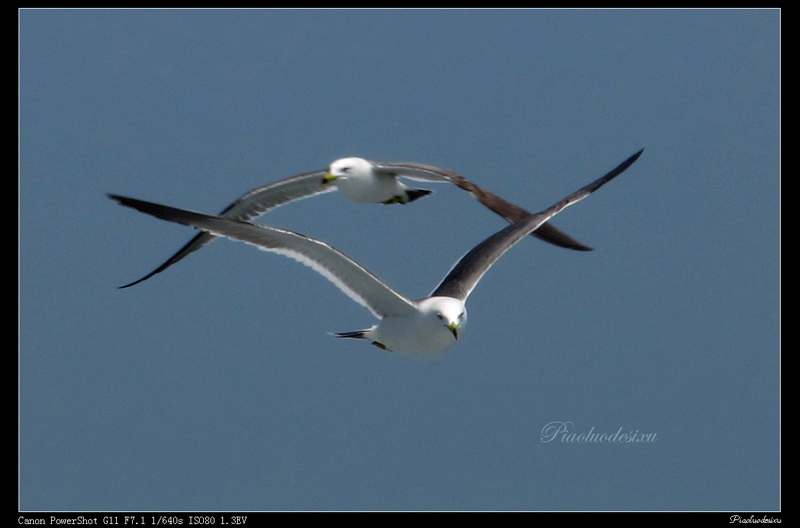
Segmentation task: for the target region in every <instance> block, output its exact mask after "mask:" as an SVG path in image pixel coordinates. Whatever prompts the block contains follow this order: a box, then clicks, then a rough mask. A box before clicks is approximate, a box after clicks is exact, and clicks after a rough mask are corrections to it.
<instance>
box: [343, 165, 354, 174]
mask: <svg viewBox="0 0 800 528" xmlns="http://www.w3.org/2000/svg"><path fill="white" fill-rule="evenodd" d="M351 168H352V167H342V169H341V170H342V172H343V173H345V174H347V173H348V172H350V169H351Z"/></svg>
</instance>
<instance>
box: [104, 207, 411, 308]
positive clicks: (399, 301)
mask: <svg viewBox="0 0 800 528" xmlns="http://www.w3.org/2000/svg"><path fill="white" fill-rule="evenodd" d="M109 197H111V198H112V199H114V200H117V201H118V202H119V203H120V204H122V205H125V206H127V207H132V208H134V209H136V210H138V211H141V212H143V213H146V214H149V215H152V216H155V217H156V218H160V219H162V220H167V221H169V222H175V223H178V224H183V225H187V226H191V227H195V228H197V229H202V230H204V231H208V232H211V233H213V234H214V235H215V236H224V237H228V238H231V239H233V240H240V241H242V242H246V243H248V244H252V245H254V246H257V247H258V248H259V249H263V250H265V251H270V252H273V253H278V254H280V255H284V256H286V257H289V258H292V259H294V260H297V261H298V262H301V263H303V264H305V265H306V266H309V267H310V268H312V269H313V270H314V271H316V272H318V273H320V274H321V275H323V276H324V277H325V278H327V279H328V280H329V281H331V282H332V283H334V284H335V285H336V286H337V287H338V288H339V289H340V290H342V291H343V292H344V293H345V294H346V295H347V296H348V297H350V298H351V299H353V300H354V301H356V302H357V303H359V304H361V305H362V306H366V307H367V308H368V309H369V310H370V311H371V312H372V313H373V314H375V315H376V316H377V317H385V316H388V315H404V314H408V313H412V312H413V311H415V310H416V307H415V306H414V304H413V303H412V302H411V301H409V300H408V299H406V298H405V297H403V296H402V295H400V294H399V293H397V292H396V291H394V290H393V289H391V288H390V287H389V286H387V285H386V284H385V283H384V282H382V281H381V280H380V279H378V278H377V277H376V276H375V275H373V274H372V273H370V271H369V270H367V269H365V268H363V267H362V266H360V265H358V264H357V263H356V262H355V261H353V260H352V259H351V258H350V257H348V256H347V255H345V254H344V253H342V252H341V251H339V250H338V249H336V248H334V247H333V246H330V245H328V244H326V243H325V242H322V241H319V240H316V239H313V238H311V237H307V236H305V235H301V234H299V233H294V232H292V231H287V230H285V229H277V228H274V227H267V226H262V225H256V224H252V223H250V222H245V221H241V220H233V219H229V218H223V217H220V216H212V215H206V214H202V213H196V212H194V211H187V210H184V209H178V208H175V207H169V206H166V205H159V204H155V203H151V202H145V201H142V200H136V199H134V198H126V197H124V196H118V195H114V194H109Z"/></svg>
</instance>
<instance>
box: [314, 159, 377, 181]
mask: <svg viewBox="0 0 800 528" xmlns="http://www.w3.org/2000/svg"><path fill="white" fill-rule="evenodd" d="M370 176H372V163H370V162H369V161H367V160H365V159H364V158H341V159H338V160H336V161H334V162H333V163H331V165H330V167H329V168H328V173H327V174H326V175H325V178H324V180H325V181H326V182H334V181H336V182H338V181H339V180H353V179H359V178H368V177H370Z"/></svg>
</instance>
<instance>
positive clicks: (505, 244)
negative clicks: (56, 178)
mask: <svg viewBox="0 0 800 528" xmlns="http://www.w3.org/2000/svg"><path fill="white" fill-rule="evenodd" d="M641 153H642V151H641V150H640V151H639V152H637V153H636V154H634V155H633V156H631V157H630V158H628V159H627V160H626V161H624V162H623V163H622V164H621V165H619V166H618V167H617V168H615V169H614V170H612V171H611V172H609V173H608V174H606V175H605V176H603V177H602V178H600V179H598V180H595V181H594V182H592V183H590V184H589V185H587V186H585V187H583V188H582V189H580V190H578V191H576V192H574V193H572V194H571V195H569V196H567V197H566V198H564V199H563V200H561V201H559V202H558V203H556V204H554V205H553V206H551V207H549V208H548V209H545V210H544V211H542V212H540V213H536V214H533V215H529V216H528V217H527V218H525V219H523V220H521V221H519V222H515V223H512V224H511V225H509V226H507V227H506V228H504V229H501V230H500V231H498V232H497V233H495V234H494V235H492V236H490V237H489V238H487V239H486V240H484V241H483V242H481V243H480V244H478V245H477V246H475V247H474V248H472V250H471V251H469V252H468V253H467V254H466V255H464V256H463V257H462V258H461V260H459V261H458V262H457V263H456V265H455V266H454V267H453V268H452V269H451V270H450V273H448V274H447V276H446V277H445V278H444V280H443V281H442V282H441V284H439V286H437V287H436V288H435V289H434V290H433V292H432V293H431V294H430V296H429V297H426V298H424V299H419V300H416V301H414V300H411V299H408V298H406V297H404V296H403V295H401V294H399V293H397V292H396V291H394V290H393V289H392V288H390V287H389V286H388V285H387V284H385V283H384V282H382V281H381V280H380V279H378V277H376V276H375V275H373V274H372V273H371V272H370V271H368V270H367V269H365V268H364V267H362V266H360V265H359V264H357V263H356V262H355V261H353V260H352V259H350V258H349V257H348V256H346V255H345V254H344V253H342V252H341V251H339V250H338V249H336V248H334V247H332V246H330V245H328V244H326V243H325V242H322V241H320V240H316V239H314V238H311V237H308V236H305V235H301V234H299V233H294V232H292V231H287V230H284V229H277V228H274V227H268V226H263V225H257V224H253V223H250V222H247V221H242V220H234V219H230V218H224V217H220V216H212V215H206V214H202V213H196V212H193V211H187V210H184V209H178V208H175V207H169V206H166V205H159V204H155V203H151V202H145V201H142V200H136V199H134V198H126V197H124V196H119V195H113V194H111V195H109V196H110V197H111V198H113V199H114V200H117V201H118V202H119V203H120V204H122V205H125V206H128V207H132V208H134V209H137V210H139V211H141V212H143V213H147V214H149V215H152V216H155V217H157V218H161V219H162V220H167V221H170V222H175V223H178V224H183V225H187V226H192V227H195V228H197V229H201V230H203V231H204V232H208V233H212V234H213V235H215V236H224V237H228V238H231V239H233V240H240V241H243V242H246V243H248V244H252V245H255V246H257V247H258V248H260V249H263V250H266V251H270V252H273V253H278V254H280V255H284V256H287V257H290V258H293V259H295V260H297V261H299V262H301V263H303V264H305V265H307V266H310V267H311V268H313V269H314V270H315V271H317V272H319V273H320V274H322V275H323V276H324V277H326V278H327V279H328V280H330V281H331V282H333V283H334V284H335V285H336V286H337V287H339V289H340V290H342V291H343V292H344V293H345V294H347V295H348V296H349V297H350V298H351V299H353V300H354V301H356V302H357V303H359V304H361V305H363V306H365V307H367V308H368V309H369V310H370V311H371V312H372V313H373V314H374V315H375V317H377V318H378V319H379V320H380V322H379V323H378V324H377V325H375V326H373V327H371V328H368V329H366V330H359V331H357V332H344V333H338V334H335V335H337V336H338V337H348V338H357V339H368V340H371V341H372V343H373V344H374V345H376V346H378V347H380V348H383V349H385V350H397V351H405V352H411V353H416V354H423V355H425V354H432V353H437V352H441V351H443V350H445V349H447V348H448V347H450V346H452V345H453V344H454V343H455V342H456V340H458V338H459V333H460V331H461V329H462V326H463V325H464V323H465V322H466V318H467V312H466V308H465V303H466V301H467V298H468V297H469V295H470V293H472V290H473V288H475V286H476V285H477V284H478V282H479V281H480V280H481V278H482V277H483V275H484V274H485V273H486V272H487V271H488V270H489V268H491V267H492V265H493V264H494V263H495V262H497V260H498V259H499V258H500V257H502V256H503V255H504V254H505V253H506V251H508V250H509V249H511V248H512V247H514V245H516V244H517V243H518V242H519V241H520V240H522V239H523V238H524V237H525V236H527V235H529V234H530V233H533V232H535V231H536V230H537V229H540V228H541V226H542V225H543V224H544V223H545V222H547V221H548V220H549V219H550V218H552V217H553V216H555V215H556V214H558V213H559V212H561V211H562V210H564V209H565V208H566V207H569V206H570V205H572V204H574V203H577V202H579V201H580V200H583V199H584V198H586V197H587V196H589V195H590V194H591V193H593V192H594V191H596V190H597V189H599V188H600V187H602V186H603V185H605V184H606V183H608V182H609V181H611V180H612V179H614V178H616V177H617V176H618V175H620V174H621V173H622V172H623V171H625V169H627V168H628V167H630V165H631V164H633V162H635V161H636V160H637V159H638V158H639V156H640V155H641Z"/></svg>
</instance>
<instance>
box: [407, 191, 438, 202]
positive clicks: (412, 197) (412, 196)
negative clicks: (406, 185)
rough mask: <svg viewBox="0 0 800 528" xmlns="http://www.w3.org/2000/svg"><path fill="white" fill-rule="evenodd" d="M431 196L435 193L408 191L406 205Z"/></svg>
mask: <svg viewBox="0 0 800 528" xmlns="http://www.w3.org/2000/svg"><path fill="white" fill-rule="evenodd" d="M429 194H433V191H429V190H427V189H409V190H407V191H406V202H404V203H411V202H413V201H414V200H418V199H419V198H422V197H423V196H428V195H429Z"/></svg>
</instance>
